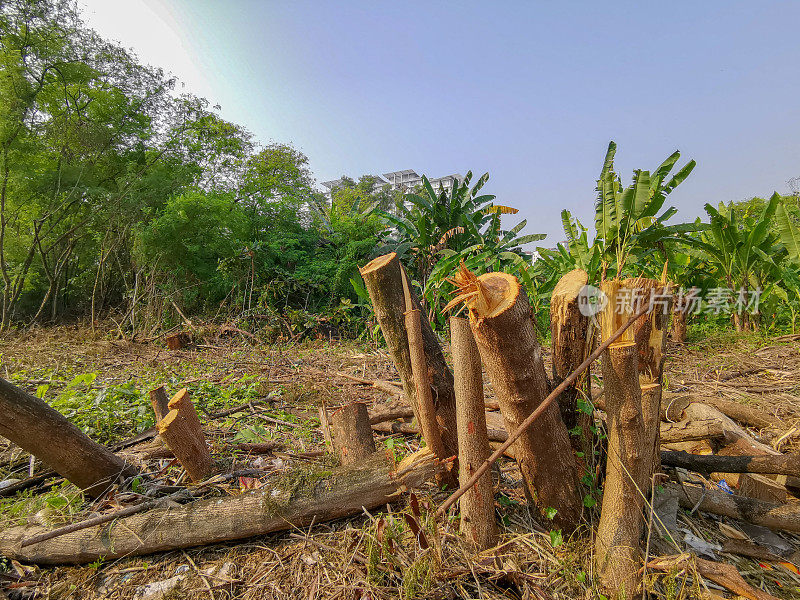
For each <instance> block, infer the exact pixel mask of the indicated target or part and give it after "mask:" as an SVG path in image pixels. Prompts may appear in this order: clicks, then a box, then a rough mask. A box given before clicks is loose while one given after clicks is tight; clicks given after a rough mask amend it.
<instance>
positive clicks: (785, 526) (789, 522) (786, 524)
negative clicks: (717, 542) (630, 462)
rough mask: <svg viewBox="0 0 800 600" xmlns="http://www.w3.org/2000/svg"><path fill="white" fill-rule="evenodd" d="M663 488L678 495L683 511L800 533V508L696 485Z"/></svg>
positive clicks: (670, 484) (669, 485)
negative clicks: (719, 516) (698, 512)
mask: <svg viewBox="0 0 800 600" xmlns="http://www.w3.org/2000/svg"><path fill="white" fill-rule="evenodd" d="M664 487H665V488H667V490H668V491H669V492H671V493H675V494H677V496H678V502H679V504H680V505H681V506H682V507H683V508H688V509H696V510H702V511H705V512H708V513H712V514H715V515H722V516H724V517H730V518H731V519H741V520H742V521H747V522H749V523H753V524H754V525H762V526H764V527H769V528H770V529H776V530H783V531H791V532H794V533H798V532H800V507H798V506H796V505H794V504H774V503H772V502H763V501H762V500H755V499H753V498H746V497H744V496H737V495H733V494H728V493H726V492H722V491H716V490H709V489H706V488H703V487H701V486H698V485H689V484H683V485H681V484H679V483H666V484H664Z"/></svg>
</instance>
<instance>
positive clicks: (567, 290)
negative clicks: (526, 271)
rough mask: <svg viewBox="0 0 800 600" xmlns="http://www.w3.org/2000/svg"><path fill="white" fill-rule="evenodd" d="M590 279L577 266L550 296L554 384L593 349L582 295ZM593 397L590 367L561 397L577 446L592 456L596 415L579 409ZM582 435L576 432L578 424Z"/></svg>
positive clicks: (561, 379) (573, 440)
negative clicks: (582, 402)
mask: <svg viewBox="0 0 800 600" xmlns="http://www.w3.org/2000/svg"><path fill="white" fill-rule="evenodd" d="M588 282H589V275H588V274H587V273H586V271H584V270H583V269H575V270H573V271H570V272H569V273H567V274H566V275H564V276H563V277H562V278H561V279H559V281H558V283H557V284H556V287H555V288H554V289H553V295H552V297H551V300H550V334H551V336H550V337H551V340H552V346H553V385H554V386H557V385H559V384H560V383H561V382H562V381H564V379H566V378H567V377H568V376H569V375H571V374H572V372H573V371H575V369H576V368H577V367H578V365H580V364H581V363H582V362H583V361H584V360H586V357H587V356H589V354H590V352H591V336H590V335H589V317H588V316H587V315H584V314H582V313H581V310H580V306H579V304H578V296H579V294H580V292H581V290H582V289H583V288H584V286H585V285H586V284H587V283H588ZM581 399H582V400H585V401H587V402H588V401H590V400H591V377H590V373H589V369H587V370H586V371H584V373H583V375H581V376H580V377H579V378H578V380H577V381H576V382H575V383H573V384H572V385H570V386H569V387H568V388H567V389H566V390H564V392H563V393H562V394H561V396H559V398H558V405H559V408H560V410H561V418H562V419H563V421H564V425H566V427H567V430H568V431H570V434H571V435H570V441H571V442H572V446H573V448H574V449H575V450H579V451H581V452H583V453H584V455H585V456H587V457H589V456H591V447H592V431H591V425H592V415H591V414H586V412H584V411H581V410H579V409H578V400H581ZM576 427H577V428H578V429H579V430H580V435H574V434H573V433H572V432H573V430H575V428H576Z"/></svg>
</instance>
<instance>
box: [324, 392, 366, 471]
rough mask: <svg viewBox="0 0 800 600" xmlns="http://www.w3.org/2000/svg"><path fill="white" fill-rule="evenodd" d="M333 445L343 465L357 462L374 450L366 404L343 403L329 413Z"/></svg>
mask: <svg viewBox="0 0 800 600" xmlns="http://www.w3.org/2000/svg"><path fill="white" fill-rule="evenodd" d="M331 430H332V431H331V433H332V436H331V437H332V440H333V446H334V448H336V453H337V454H338V455H339V458H340V459H341V461H342V464H343V465H352V464H357V463H360V462H362V461H363V460H365V459H366V458H369V456H370V455H372V454H374V452H375V440H374V438H373V437H372V427H371V426H370V423H369V413H368V412H367V405H366V404H364V403H363V402H351V403H350V404H345V405H344V406H343V407H341V408H340V409H339V410H337V411H335V412H333V413H332V414H331Z"/></svg>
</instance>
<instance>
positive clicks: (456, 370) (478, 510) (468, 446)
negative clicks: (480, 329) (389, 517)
mask: <svg viewBox="0 0 800 600" xmlns="http://www.w3.org/2000/svg"><path fill="white" fill-rule="evenodd" d="M450 348H451V352H452V355H453V377H454V380H455V390H456V422H457V423H458V465H459V466H458V469H459V470H458V479H459V483H460V485H465V484H466V483H467V481H469V478H470V477H472V475H473V473H475V470H476V469H477V468H478V467H479V466H481V464H483V462H484V461H485V460H486V459H487V458H488V457H489V454H490V451H489V437H488V433H487V431H486V413H485V408H484V398H483V375H482V369H481V358H480V355H479V354H478V347H477V346H476V345H475V338H474V337H473V335H472V329H470V326H469V321H467V319H461V318H459V317H450ZM459 508H460V509H461V533H463V534H464V536H465V537H466V538H467V539H468V540H469V541H470V542H472V543H473V544H474V545H475V546H476V547H477V548H478V549H479V550H486V549H487V548H491V547H492V546H494V545H495V544H496V543H497V523H496V522H495V515H494V487H493V485H492V473H491V471H487V472H486V473H485V474H484V475H483V476H482V477H481V478H480V479H479V480H478V481H477V483H475V485H474V486H473V487H472V488H471V489H470V490H469V491H468V492H466V493H465V494H464V495H463V496H462V497H461V500H460V501H459Z"/></svg>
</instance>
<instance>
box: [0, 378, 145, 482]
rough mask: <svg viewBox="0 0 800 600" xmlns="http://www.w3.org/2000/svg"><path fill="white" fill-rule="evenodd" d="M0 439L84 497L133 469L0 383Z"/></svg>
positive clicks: (41, 403)
mask: <svg viewBox="0 0 800 600" xmlns="http://www.w3.org/2000/svg"><path fill="white" fill-rule="evenodd" d="M0 415H2V418H0V435H2V436H3V437H5V438H7V439H9V440H10V441H12V442H14V443H15V444H16V445H17V446H19V447H20V448H22V449H23V450H26V451H27V452H30V453H31V454H33V455H34V456H36V457H37V458H39V459H40V460H41V461H42V462H43V463H45V464H46V465H47V466H48V467H50V468H51V469H53V470H54V471H56V472H57V473H58V474H59V475H61V476H63V477H64V478H66V479H67V480H69V481H71V482H72V483H74V484H75V485H76V486H78V487H79V488H81V489H82V490H83V491H84V492H85V493H86V494H88V495H89V496H92V497H98V496H100V495H102V494H104V493H105V492H106V491H107V490H108V489H109V488H110V487H111V486H112V485H113V484H114V483H116V482H117V481H118V480H119V479H120V477H132V476H134V475H135V474H136V472H137V471H136V469H134V468H133V467H132V466H131V465H128V464H126V463H125V461H124V460H123V459H122V458H120V457H119V456H117V455H116V454H114V453H113V452H111V450H109V449H108V448H106V447H105V446H101V445H100V444H98V443H97V442H95V441H94V440H92V439H91V438H89V437H88V436H87V435H86V434H85V433H83V432H82V431H81V430H80V429H78V428H77V427H76V426H75V425H73V424H72V423H70V422H69V421H68V420H67V419H66V417H64V416H63V415H62V414H61V413H59V412H58V411H56V410H54V409H53V408H51V407H50V406H49V405H48V404H47V403H46V402H44V401H43V400H40V399H39V398H37V397H36V396H33V395H31V394H29V393H27V392H25V391H23V390H21V389H19V388H18V387H16V386H14V385H12V384H11V383H9V382H8V381H6V380H4V379H0Z"/></svg>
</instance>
